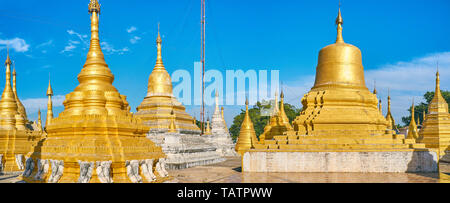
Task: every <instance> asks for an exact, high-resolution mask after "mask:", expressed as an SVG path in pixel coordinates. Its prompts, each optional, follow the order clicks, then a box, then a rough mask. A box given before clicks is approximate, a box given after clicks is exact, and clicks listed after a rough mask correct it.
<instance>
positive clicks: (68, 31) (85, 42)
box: [67, 30, 88, 44]
mask: <svg viewBox="0 0 450 203" xmlns="http://www.w3.org/2000/svg"><path fill="white" fill-rule="evenodd" d="M67 33H69V35H75V36H77V37H78V38H79V39H80V40H81V41H82V42H83V43H84V44H88V42H87V41H86V38H87V37H88V36H87V35H85V34H80V33H77V32H75V31H73V30H67Z"/></svg>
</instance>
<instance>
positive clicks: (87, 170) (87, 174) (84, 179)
mask: <svg viewBox="0 0 450 203" xmlns="http://www.w3.org/2000/svg"><path fill="white" fill-rule="evenodd" d="M78 164H80V177H79V178H78V183H89V181H91V177H92V172H93V171H94V165H95V163H94V162H82V161H78Z"/></svg>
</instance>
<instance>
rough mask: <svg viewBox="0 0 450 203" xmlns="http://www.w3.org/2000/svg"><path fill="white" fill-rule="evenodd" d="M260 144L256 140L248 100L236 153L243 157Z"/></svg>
mask: <svg viewBox="0 0 450 203" xmlns="http://www.w3.org/2000/svg"><path fill="white" fill-rule="evenodd" d="M257 142H258V138H256V133H255V128H254V127H253V122H252V120H251V118H250V114H249V111H248V99H247V100H246V101H245V117H244V120H243V122H242V125H241V130H240V132H239V137H238V139H237V142H236V148H235V149H236V152H237V153H238V154H239V155H241V156H243V155H244V153H245V152H246V151H247V150H249V149H252V148H253V147H254V144H256V143H257Z"/></svg>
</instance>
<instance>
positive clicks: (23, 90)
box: [0, 0, 450, 124]
mask: <svg viewBox="0 0 450 203" xmlns="http://www.w3.org/2000/svg"><path fill="white" fill-rule="evenodd" d="M0 3H1V5H2V8H0V49H1V50H0V60H5V57H6V49H5V46H6V43H8V42H9V43H10V46H11V48H12V50H11V57H12V58H13V60H14V61H15V62H16V69H17V72H18V84H17V86H18V92H19V97H20V98H21V100H22V101H23V103H25V105H26V107H27V111H28V112H29V113H28V114H29V117H30V119H32V120H33V119H36V118H37V108H39V107H40V108H44V109H45V108H46V107H45V106H46V105H45V104H46V98H45V92H46V88H47V84H48V75H49V73H51V77H52V84H53V90H54V93H55V95H56V96H55V101H54V103H55V106H56V107H55V111H56V112H57V113H58V112H60V111H62V110H63V107H62V106H61V104H62V101H63V99H64V95H66V94H68V93H70V92H71V91H73V89H74V88H75V87H76V86H77V85H78V81H77V80H76V76H77V74H78V73H79V72H80V70H81V68H82V66H83V64H84V62H85V59H86V54H87V43H88V42H89V34H90V30H89V29H90V20H89V14H88V12H87V4H88V3H89V1H88V0H64V1H57V0H21V1H6V0H0ZM100 3H101V4H102V13H101V16H100V37H101V41H102V42H103V43H104V44H103V47H102V48H103V51H104V53H105V55H106V61H107V63H108V64H109V66H110V68H111V70H112V72H113V73H114V75H115V78H116V80H115V82H114V85H115V86H116V87H117V89H118V90H119V91H120V93H121V94H124V95H126V96H128V101H129V102H130V104H131V106H132V109H133V110H134V109H135V107H137V106H138V105H139V103H140V102H141V101H142V99H143V98H144V96H145V94H146V89H147V80H148V76H149V74H150V73H151V70H152V69H153V66H154V63H155V58H156V51H155V38H156V33H157V24H158V22H160V23H161V34H162V35H163V58H164V63H165V66H166V68H167V69H168V71H169V72H170V73H172V72H173V71H175V70H178V69H186V70H192V69H193V63H194V62H195V61H198V60H199V56H200V24H199V23H200V1H199V0H165V1H153V0H151V1H150V0H149V1H144V0H128V1H123V0H122V1H119V0H100ZM337 8H338V1H337V0H336V1H334V0H333V1H331V0H326V1H300V0H298V1H297V0H279V1H269V0H240V1H239V0H226V1H224V0H220V1H219V0H209V1H208V2H207V21H208V25H207V26H208V27H207V68H209V69H217V70H225V69H243V70H248V69H256V70H260V69H267V70H270V69H277V70H280V80H281V81H283V84H284V88H285V94H286V97H287V101H288V102H289V103H292V104H295V105H297V106H300V99H301V97H302V96H303V94H304V93H306V92H307V91H308V90H309V89H310V88H311V86H312V83H313V82H314V75H315V67H316V65H317V59H318V53H319V51H320V49H321V48H323V47H325V46H326V45H328V44H331V43H333V42H334V40H335V37H336V29H335V25H334V20H335V18H336V15H337ZM449 10H450V2H449V1H448V0H431V1H429V0H416V1H414V0H397V1H388V0H378V1H356V0H344V1H342V14H343V18H344V40H345V41H346V42H347V43H350V44H353V45H356V46H358V47H359V48H360V49H361V51H362V53H363V63H364V67H365V70H366V81H367V86H368V87H369V88H370V89H372V87H373V80H375V79H376V80H377V87H378V90H379V92H380V97H382V99H383V101H384V106H385V107H386V102H385V101H386V99H385V97H386V96H387V89H388V88H390V89H391V94H392V97H393V104H392V105H393V111H394V114H395V115H394V117H395V118H396V119H397V121H399V119H400V118H401V116H404V115H405V114H407V112H406V109H407V108H408V105H410V103H411V100H412V97H416V101H417V100H418V101H420V99H421V95H423V94H424V93H425V92H426V91H427V90H434V75H435V73H434V72H435V69H436V65H435V64H436V60H439V61H440V64H441V65H440V70H441V75H442V76H441V77H442V78H443V79H442V85H441V86H442V88H443V89H449V88H448V87H449V81H448V80H445V79H444V78H446V77H447V78H448V76H450V68H449V67H450V46H449V45H450V38H449V37H448V36H450V21H449V19H450V12H448V11H449ZM3 70H4V69H3ZM0 80H1V81H4V74H0ZM3 86H4V82H1V83H0V87H1V88H2V89H3ZM225 108H226V110H227V111H226V118H227V122H228V124H231V121H232V118H233V116H234V115H236V113H238V112H240V109H241V108H242V107H241V106H226V107H225ZM188 111H189V112H190V113H191V114H194V115H196V116H197V117H198V107H195V106H188ZM44 115H45V111H44Z"/></svg>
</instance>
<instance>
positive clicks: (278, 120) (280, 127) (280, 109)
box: [259, 91, 293, 143]
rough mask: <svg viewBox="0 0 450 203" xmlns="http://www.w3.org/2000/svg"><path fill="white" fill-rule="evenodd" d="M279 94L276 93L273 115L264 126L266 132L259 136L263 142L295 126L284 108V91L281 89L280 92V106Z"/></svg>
mask: <svg viewBox="0 0 450 203" xmlns="http://www.w3.org/2000/svg"><path fill="white" fill-rule="evenodd" d="M277 97H278V95H275V107H274V109H273V112H272V115H271V117H270V119H269V122H268V123H267V125H266V127H264V133H263V134H261V135H260V136H259V139H260V140H261V143H264V141H265V140H272V139H273V137H274V136H277V135H283V134H284V133H285V132H287V131H292V130H293V128H292V126H291V124H290V123H289V118H288V117H287V115H286V112H285V110H284V93H283V91H281V94H280V99H281V102H280V106H278V98H277Z"/></svg>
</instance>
